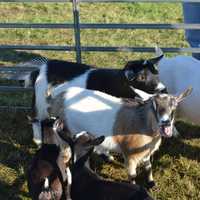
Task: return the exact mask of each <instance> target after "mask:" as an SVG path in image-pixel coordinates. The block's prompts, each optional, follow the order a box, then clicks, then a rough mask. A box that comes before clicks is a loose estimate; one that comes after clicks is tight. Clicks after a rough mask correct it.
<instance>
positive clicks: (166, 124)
mask: <svg viewBox="0 0 200 200" xmlns="http://www.w3.org/2000/svg"><path fill="white" fill-rule="evenodd" d="M161 122H162V124H163V125H165V126H168V125H170V120H169V119H168V120H162V121H161Z"/></svg>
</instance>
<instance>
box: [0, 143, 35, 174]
mask: <svg viewBox="0 0 200 200" xmlns="http://www.w3.org/2000/svg"><path fill="white" fill-rule="evenodd" d="M0 147H1V150H0V153H1V156H0V158H1V164H3V165H5V166H7V167H9V168H12V169H15V170H16V171H18V169H19V168H20V166H23V168H26V165H27V162H29V161H30V158H31V157H32V155H31V154H30V153H29V151H28V149H27V148H23V147H21V148H20V149H19V148H16V147H15V146H14V144H9V143H3V142H0Z"/></svg>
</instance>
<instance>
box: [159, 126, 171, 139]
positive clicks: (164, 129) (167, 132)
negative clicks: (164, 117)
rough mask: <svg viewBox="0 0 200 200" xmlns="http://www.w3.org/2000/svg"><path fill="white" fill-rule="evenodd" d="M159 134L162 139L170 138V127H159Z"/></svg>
mask: <svg viewBox="0 0 200 200" xmlns="http://www.w3.org/2000/svg"><path fill="white" fill-rule="evenodd" d="M160 133H161V135H162V136H164V137H171V136H172V134H173V132H172V126H169V125H161V126H160Z"/></svg>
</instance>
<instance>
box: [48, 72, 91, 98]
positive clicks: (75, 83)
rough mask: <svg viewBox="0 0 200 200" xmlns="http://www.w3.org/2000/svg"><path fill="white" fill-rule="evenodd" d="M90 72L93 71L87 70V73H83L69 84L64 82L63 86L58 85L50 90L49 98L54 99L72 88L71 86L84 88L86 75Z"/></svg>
mask: <svg viewBox="0 0 200 200" xmlns="http://www.w3.org/2000/svg"><path fill="white" fill-rule="evenodd" d="M91 71H93V70H89V71H88V72H86V73H84V74H83V75H80V76H78V77H77V78H75V79H73V80H71V81H69V82H64V83H63V84H60V85H58V86H57V87H55V88H54V89H53V90H52V93H51V96H52V97H53V98H54V97H55V96H57V95H59V94H61V93H62V92H65V91H66V90H67V88H69V87H73V86H74V87H81V88H86V87H87V85H86V84H87V79H88V75H89V74H90V73H91Z"/></svg>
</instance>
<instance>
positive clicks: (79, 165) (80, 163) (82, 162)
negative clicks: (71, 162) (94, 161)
mask: <svg viewBox="0 0 200 200" xmlns="http://www.w3.org/2000/svg"><path fill="white" fill-rule="evenodd" d="M93 151H94V148H91V149H90V150H89V151H88V152H87V153H86V154H85V155H84V156H82V157H81V158H80V159H78V161H77V162H76V163H75V167H76V168H82V167H84V165H85V163H86V162H87V160H88V159H89V157H90V155H91V154H92V153H93Z"/></svg>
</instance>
